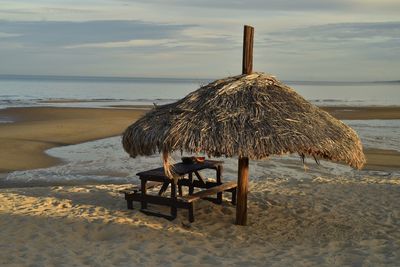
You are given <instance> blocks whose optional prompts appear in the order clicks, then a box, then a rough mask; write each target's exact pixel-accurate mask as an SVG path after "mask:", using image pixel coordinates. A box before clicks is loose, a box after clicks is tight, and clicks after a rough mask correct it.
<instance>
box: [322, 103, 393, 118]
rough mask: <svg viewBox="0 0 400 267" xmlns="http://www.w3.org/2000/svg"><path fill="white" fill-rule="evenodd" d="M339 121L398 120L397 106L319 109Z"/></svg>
mask: <svg viewBox="0 0 400 267" xmlns="http://www.w3.org/2000/svg"><path fill="white" fill-rule="evenodd" d="M321 108H322V109H323V110H325V111H328V112H329V113H330V114H331V115H332V116H334V117H336V118H338V119H340V120H398V119H400V107H399V106H385V107H379V106H373V107H350V106H349V107H347V106H343V107H339V106H335V107H321Z"/></svg>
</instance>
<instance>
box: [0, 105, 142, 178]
mask: <svg viewBox="0 0 400 267" xmlns="http://www.w3.org/2000/svg"><path fill="white" fill-rule="evenodd" d="M143 113H144V111H143V110H140V109H136V110H135V109H101V108H53V107H28V108H8V109H4V110H0V118H1V117H8V118H11V119H12V120H13V122H12V123H4V124H0V146H1V147H2V149H1V150H0V173H8V172H12V171H16V170H28V169H36V168H45V167H50V166H54V165H57V164H60V163H61V160H60V159H56V158H53V157H51V156H49V155H47V154H46V153H45V151H46V150H48V149H50V148H53V147H58V146H64V145H74V144H79V143H83V142H88V141H94V140H98V139H101V138H107V137H112V136H117V135H120V134H121V133H122V132H123V131H124V130H125V128H126V127H127V126H128V125H130V124H131V123H132V122H133V121H135V120H136V119H137V118H139V116H141V115H142V114H143ZM99 125H100V127H99Z"/></svg>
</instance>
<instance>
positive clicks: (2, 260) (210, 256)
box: [0, 177, 400, 266]
mask: <svg viewBox="0 0 400 267" xmlns="http://www.w3.org/2000/svg"><path fill="white" fill-rule="evenodd" d="M124 187H125V186H124V185H96V186H90V185H87V186H73V187H67V186H65V187H42V188H19V189H2V190H0V227H1V231H0V265H2V266H4V265H6V266H7V265H9V264H10V265H13V266H398V263H399V262H400V230H399V229H400V202H399V201H398V200H399V198H400V178H392V179H387V180H385V179H381V178H379V179H376V178H373V177H370V178H365V179H362V180H357V179H351V178H343V179H329V178H324V177H318V178H315V179H308V180H307V179H305V180H296V179H288V178H269V179H267V180H266V181H265V182H262V183H251V186H250V188H251V189H250V190H251V193H250V195H249V225H248V226H247V227H241V226H236V225H234V224H233V221H234V214H235V209H234V207H233V206H232V205H231V204H230V203H229V201H228V199H225V201H224V203H223V205H221V206H219V205H215V204H212V203H210V202H207V201H201V202H200V203H198V205H197V207H196V210H195V216H196V221H195V222H194V223H192V224H189V223H188V220H187V217H186V216H187V212H186V211H182V210H180V211H179V212H178V218H177V219H176V220H174V221H172V222H171V221H167V220H165V219H161V218H157V217H152V216H146V215H144V214H142V213H140V212H138V209H139V204H137V203H135V204H134V208H135V209H134V210H127V209H126V206H125V201H124V200H123V197H122V196H121V195H120V194H119V193H118V190H119V189H121V188H124ZM161 211H164V212H165V211H166V210H165V209H161Z"/></svg>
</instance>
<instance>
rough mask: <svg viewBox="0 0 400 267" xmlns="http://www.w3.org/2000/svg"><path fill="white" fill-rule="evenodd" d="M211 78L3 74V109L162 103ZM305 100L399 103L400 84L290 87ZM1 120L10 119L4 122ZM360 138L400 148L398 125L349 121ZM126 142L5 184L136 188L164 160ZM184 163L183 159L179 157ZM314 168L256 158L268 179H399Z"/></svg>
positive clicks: (82, 147)
mask: <svg viewBox="0 0 400 267" xmlns="http://www.w3.org/2000/svg"><path fill="white" fill-rule="evenodd" d="M210 81H211V80H200V79H164V78H102V77H48V76H4V75H3V76H0V108H7V107H27V106H63V107H65V106H68V107H109V106H116V105H147V104H152V103H157V104H164V103H168V102H172V101H175V100H176V99H179V98H182V97H184V96H185V95H187V94H188V93H190V92H191V91H194V90H196V89H197V88H199V87H200V86H201V85H204V84H206V83H208V82H210ZM286 83H287V84H288V85H289V86H290V87H292V88H293V89H295V90H296V91H297V92H298V93H300V94H301V95H302V96H303V97H305V98H306V99H307V100H309V101H311V102H313V103H315V104H317V105H321V106H324V105H325V106H371V105H374V106H387V105H395V106H398V105H400V83H396V82H381V83H378V82H374V83H361V82H360V83H346V82H286ZM0 122H3V123H11V121H9V120H7V119H6V118H3V120H2V119H1V118H0ZM345 123H346V124H348V125H350V126H351V127H352V128H353V129H355V130H356V131H357V133H358V134H359V136H360V138H361V140H362V142H363V145H364V147H366V148H380V149H391V150H396V151H400V145H399V144H400V120H360V121H358V120H349V121H345ZM120 138H121V137H112V138H106V139H101V140H97V141H93V142H87V143H83V144H78V145H72V146H63V147H57V148H53V149H50V150H48V151H47V152H46V153H48V154H49V155H51V156H53V157H57V158H60V159H61V160H62V161H63V162H64V164H62V165H58V166H54V167H50V168H45V169H37V170H27V171H16V172H12V173H9V174H8V175H7V176H5V177H3V178H2V179H0V180H1V183H2V184H3V185H7V184H9V185H13V184H18V185H36V184H77V183H78V184H79V183H126V182H131V183H136V182H137V178H136V177H135V173H137V172H138V171H141V170H144V169H149V168H154V167H158V166H159V165H160V164H161V158H160V155H154V156H151V157H138V158H136V159H131V158H129V156H128V154H126V153H125V152H124V151H123V149H122V145H121V140H120ZM175 157H176V159H177V160H179V158H180V155H175ZM223 160H224V161H225V163H226V164H225V168H224V171H225V173H226V174H227V176H229V177H236V172H237V169H236V161H235V160H234V159H223ZM308 164H310V165H311V168H310V170H309V171H307V172H305V171H304V170H303V168H302V163H301V161H300V160H299V159H298V157H297V156H295V155H294V156H289V157H279V158H273V159H271V160H268V161H252V163H251V169H252V179H253V180H257V179H265V178H266V177H267V178H268V177H298V178H299V179H302V178H306V177H324V176H332V175H334V176H337V177H341V176H345V177H349V176H350V177H353V176H357V177H363V176H369V175H373V176H380V177H382V178H385V177H386V178H387V177H394V176H396V177H398V176H399V175H400V171H394V172H376V171H375V172H373V171H362V172H357V171H354V170H352V169H351V168H349V167H345V166H342V165H339V164H334V163H330V162H322V164H321V166H316V165H315V164H313V163H312V161H310V160H308Z"/></svg>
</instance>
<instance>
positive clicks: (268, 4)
mask: <svg viewBox="0 0 400 267" xmlns="http://www.w3.org/2000/svg"><path fill="white" fill-rule="evenodd" d="M120 1H121V2H124V3H130V4H133V3H135V2H136V3H143V1H138V0H120ZM146 3H148V4H154V5H158V6H159V5H168V6H171V5H173V6H177V7H195V8H204V9H210V10H211V9H214V8H218V9H225V10H229V9H231V10H232V9H238V10H264V11H288V12H292V11H294V12H298V11H316V10H319V11H328V12H332V11H334V10H336V11H339V10H341V11H346V10H360V9H369V10H375V11H377V10H393V9H397V10H400V2H399V1H397V0H380V1H377V0H331V1H321V0H296V1H293V0H248V1H243V0H219V1H215V0H203V1H194V0H192V1H189V0H169V1H165V0H147V1H146Z"/></svg>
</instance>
